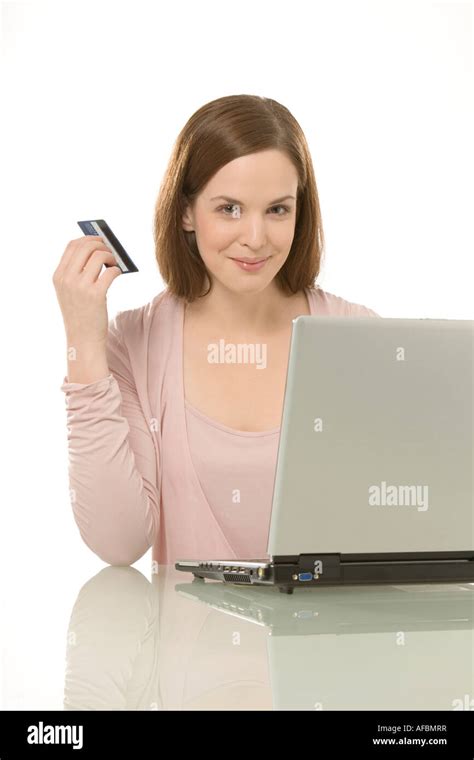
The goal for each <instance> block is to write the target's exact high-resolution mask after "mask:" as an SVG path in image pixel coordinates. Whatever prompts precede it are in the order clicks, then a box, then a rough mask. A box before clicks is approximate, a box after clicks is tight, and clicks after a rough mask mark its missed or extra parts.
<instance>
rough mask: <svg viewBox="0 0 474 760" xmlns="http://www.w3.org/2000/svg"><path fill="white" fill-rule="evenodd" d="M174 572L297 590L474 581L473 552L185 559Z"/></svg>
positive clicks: (289, 592) (286, 590)
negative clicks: (252, 558) (353, 585)
mask: <svg viewBox="0 0 474 760" xmlns="http://www.w3.org/2000/svg"><path fill="white" fill-rule="evenodd" d="M175 568H176V569H177V570H181V571H184V572H191V573H193V575H194V577H195V579H202V580H205V579H206V578H208V579H209V580H220V581H224V582H225V583H233V584H237V585H243V584H245V585H246V586H249V585H254V586H277V587H278V589H279V590H280V591H281V592H283V593H287V594H292V593H293V590H294V589H295V588H303V587H306V588H312V587H315V586H336V585H337V586H339V585H350V584H357V585H360V584H377V583H390V584H393V583H448V582H453V583H456V582H466V581H467V582H472V583H474V552H473V551H467V552H417V553H401V554H345V555H341V554H299V555H293V556H274V557H271V558H268V559H261V560H241V561H238V560H208V561H207V562H204V561H200V560H183V561H178V562H176V563H175Z"/></svg>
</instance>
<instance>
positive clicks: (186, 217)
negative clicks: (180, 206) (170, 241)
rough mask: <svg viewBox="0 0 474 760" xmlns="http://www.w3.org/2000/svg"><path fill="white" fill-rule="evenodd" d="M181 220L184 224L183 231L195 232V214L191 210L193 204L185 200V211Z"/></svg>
mask: <svg viewBox="0 0 474 760" xmlns="http://www.w3.org/2000/svg"><path fill="white" fill-rule="evenodd" d="M181 219H182V222H183V230H186V232H194V214H193V211H192V209H191V204H190V203H189V201H187V200H185V210H184V212H183V215H182V217H181Z"/></svg>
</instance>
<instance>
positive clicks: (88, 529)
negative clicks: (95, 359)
mask: <svg viewBox="0 0 474 760" xmlns="http://www.w3.org/2000/svg"><path fill="white" fill-rule="evenodd" d="M306 295H307V298H308V303H309V308H310V313H311V315H313V316H318V315H330V316H346V317H347V316H373V317H378V316H379V314H377V313H376V312H375V311H373V310H372V309H369V308H367V307H365V306H363V305H361V304H357V303H353V302H350V301H346V300H345V299H343V298H341V297H340V296H336V295H334V294H332V293H329V292H328V291H324V290H322V289H321V288H320V287H319V286H317V285H316V286H314V287H313V288H308V289H306ZM183 328H184V301H183V300H182V299H179V298H177V297H176V296H174V295H173V294H172V293H170V291H169V290H168V289H165V290H164V291H162V292H161V293H159V294H158V295H157V296H155V298H153V299H152V301H150V302H149V303H147V304H145V305H144V306H141V307H138V308H135V309H129V310H126V311H120V312H118V313H117V314H116V316H115V317H113V318H112V319H110V320H109V330H108V336H107V346H106V350H107V362H108V367H109V375H108V376H107V377H105V378H103V379H101V380H96V381H94V382H92V383H70V382H69V381H68V379H67V376H65V377H64V379H63V383H62V384H61V386H60V390H62V391H63V392H64V393H65V402H66V408H67V441H68V461H69V468H68V472H69V485H70V495H71V506H72V511H73V515H74V519H75V521H76V524H77V526H78V528H79V532H80V534H81V537H82V539H83V540H84V542H85V543H86V545H87V546H88V547H89V548H90V549H91V550H92V551H93V552H94V553H95V554H96V555H97V556H99V557H100V558H101V559H103V560H104V561H105V562H107V563H108V564H112V565H130V564H133V563H134V562H136V561H137V560H138V559H139V558H140V557H142V556H143V555H144V554H145V552H146V551H147V550H148V549H149V548H150V547H151V548H152V559H153V561H154V562H156V563H157V564H174V563H175V562H176V561H177V560H179V559H229V560H231V559H254V558H262V559H263V558H265V557H267V556H268V555H267V538H268V530H269V521H270V511H271V500H272V493H273V480H274V476H275V468H276V458H277V452H278V441H279V431H280V429H279V428H275V429H273V430H269V431H263V432H246V431H238V430H234V429H233V428H228V427H226V426H225V425H222V424H220V423H219V422H217V421H214V420H212V419H210V418H209V417H207V416H206V415H204V414H203V413H202V412H201V411H200V410H198V409H196V408H195V407H193V406H192V405H191V404H189V403H188V402H187V401H186V399H185V395H184V378H183Z"/></svg>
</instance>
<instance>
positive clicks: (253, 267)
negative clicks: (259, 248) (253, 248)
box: [232, 256, 270, 272]
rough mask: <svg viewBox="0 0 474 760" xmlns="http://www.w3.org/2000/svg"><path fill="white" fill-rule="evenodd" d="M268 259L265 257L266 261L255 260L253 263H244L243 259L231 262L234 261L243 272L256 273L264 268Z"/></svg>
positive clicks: (250, 261) (248, 261) (249, 261)
mask: <svg viewBox="0 0 474 760" xmlns="http://www.w3.org/2000/svg"><path fill="white" fill-rule="evenodd" d="M269 258H270V256H267V258H266V259H256V260H255V261H252V260H247V261H246V260H244V259H232V261H235V263H236V264H237V265H238V266H239V267H240V268H241V269H243V270H244V271H245V272H257V271H258V270H260V269H262V267H264V266H265V264H266V262H267V261H268V259H269Z"/></svg>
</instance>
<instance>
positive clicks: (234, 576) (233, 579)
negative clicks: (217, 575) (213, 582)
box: [224, 573, 251, 583]
mask: <svg viewBox="0 0 474 760" xmlns="http://www.w3.org/2000/svg"><path fill="white" fill-rule="evenodd" d="M224 580H225V581H230V583H251V581H250V577H249V576H248V575H244V574H243V573H224Z"/></svg>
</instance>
